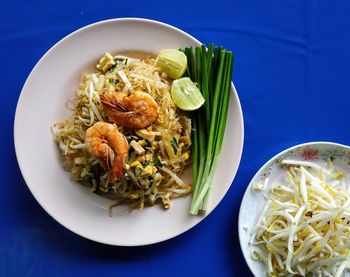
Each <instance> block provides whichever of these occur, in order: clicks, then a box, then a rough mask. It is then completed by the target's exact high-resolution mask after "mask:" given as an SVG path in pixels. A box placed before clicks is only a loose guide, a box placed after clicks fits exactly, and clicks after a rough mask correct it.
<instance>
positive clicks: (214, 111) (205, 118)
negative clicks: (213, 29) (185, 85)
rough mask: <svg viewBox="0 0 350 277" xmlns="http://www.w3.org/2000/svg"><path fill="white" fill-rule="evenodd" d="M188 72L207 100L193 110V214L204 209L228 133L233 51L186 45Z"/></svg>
mask: <svg viewBox="0 0 350 277" xmlns="http://www.w3.org/2000/svg"><path fill="white" fill-rule="evenodd" d="M182 51H183V52H184V53H185V54H186V56H187V59H188V69H187V73H186V74H187V75H188V77H190V78H191V79H192V80H193V81H195V82H197V84H198V87H199V88H200V90H201V93H202V95H203V97H204V99H205V104H204V106H203V107H201V108H200V109H199V110H197V111H196V112H193V113H192V122H193V131H192V143H193V145H192V151H193V198H192V205H191V210H190V213H191V214H198V212H200V211H205V210H206V206H207V200H208V195H209V191H210V187H211V184H212V180H213V177H214V173H215V169H216V166H217V162H218V160H219V156H220V152H221V147H222V143H223V139H224V134H225V127H226V121H227V113H228V107H229V100H230V89H231V78H232V67H233V54H232V52H230V51H227V50H226V49H224V48H223V47H217V46H214V45H213V44H209V45H208V47H206V46H204V45H202V46H200V47H187V48H185V49H183V50H182Z"/></svg>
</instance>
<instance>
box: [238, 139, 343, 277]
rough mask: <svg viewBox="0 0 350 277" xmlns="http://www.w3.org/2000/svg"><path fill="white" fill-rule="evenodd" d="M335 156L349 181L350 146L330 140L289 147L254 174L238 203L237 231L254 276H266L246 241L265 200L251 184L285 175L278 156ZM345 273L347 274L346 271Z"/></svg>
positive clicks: (304, 158)
mask: <svg viewBox="0 0 350 277" xmlns="http://www.w3.org/2000/svg"><path fill="white" fill-rule="evenodd" d="M330 157H332V158H334V160H333V163H334V166H335V168H338V169H340V170H343V171H345V172H347V173H348V174H347V181H348V182H349V181H350V178H349V177H350V147H348V146H345V145H342V144H336V143H332V142H309V143H304V144H300V145H297V146H294V147H291V148H289V149H287V150H284V151H282V152H281V153H279V154H277V155H276V156H274V157H273V158H272V159H270V160H269V161H268V162H267V163H266V164H264V165H263V166H262V167H261V168H260V170H259V171H258V172H257V173H256V174H255V176H254V177H253V179H252V180H251V182H250V183H249V185H248V187H247V189H246V191H245V194H244V196H243V200H242V203H241V207H240V211H239V219H238V234H239V241H240V245H241V249H242V252H243V255H244V258H245V260H246V262H247V264H248V266H249V268H250V270H251V271H252V273H253V274H254V275H255V276H259V277H260V276H267V272H266V270H265V266H264V264H263V263H261V262H255V261H253V260H252V259H251V257H250V253H251V246H250V245H249V240H250V233H251V230H252V229H253V228H254V227H255V225H256V222H257V220H258V217H259V215H260V213H261V210H262V208H263V207H264V204H265V202H266V201H265V197H264V195H265V194H267V193H268V192H269V187H267V188H266V189H265V190H264V191H257V190H255V189H254V188H253V187H252V186H253V184H254V183H255V182H258V183H263V182H264V180H265V178H269V186H270V185H272V184H274V183H278V182H279V181H280V179H281V178H283V176H284V172H285V169H282V168H281V167H280V165H279V163H278V161H280V160H281V159H288V158H289V159H294V160H300V161H312V162H315V163H320V162H325V161H327V160H328V159H329V158H330ZM346 276H348V275H346Z"/></svg>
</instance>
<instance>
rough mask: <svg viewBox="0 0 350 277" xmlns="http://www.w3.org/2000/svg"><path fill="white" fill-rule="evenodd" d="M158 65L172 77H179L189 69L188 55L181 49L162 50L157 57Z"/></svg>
mask: <svg viewBox="0 0 350 277" xmlns="http://www.w3.org/2000/svg"><path fill="white" fill-rule="evenodd" d="M156 66H158V67H159V68H160V69H161V70H162V71H164V72H165V73H166V74H167V75H168V76H169V77H170V78H173V79H179V78H180V77H181V76H182V75H184V73H185V71H186V69H187V57H186V55H185V54H184V53H183V52H181V51H179V50H175V49H165V50H162V51H160V53H159V55H158V57H157V59H156Z"/></svg>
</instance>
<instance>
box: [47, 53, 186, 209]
mask: <svg viewBox="0 0 350 277" xmlns="http://www.w3.org/2000/svg"><path fill="white" fill-rule="evenodd" d="M180 53H181V52H180ZM96 68H97V71H96V72H95V73H90V74H83V80H82V82H81V84H80V86H79V88H78V90H77V91H76V97H75V99H74V100H73V107H72V117H71V118H67V119H63V120H59V121H58V122H55V123H54V124H53V126H52V127H53V128H52V130H53V134H54V137H55V139H56V140H57V143H58V145H59V147H60V150H61V153H62V155H63V158H64V159H63V163H64V166H65V168H67V169H68V170H69V171H70V173H71V176H72V178H73V179H74V180H76V181H78V182H80V183H83V184H85V185H87V186H91V188H92V189H93V191H94V192H96V193H98V194H100V195H103V196H105V197H108V198H110V199H113V200H115V201H114V202H113V205H118V204H122V203H127V204H129V205H130V207H131V208H139V209H142V208H143V207H144V206H145V205H153V204H155V203H161V204H162V205H163V206H164V207H165V208H169V207H170V199H172V198H175V197H179V196H183V195H187V194H189V193H190V192H191V190H192V187H191V184H188V183H185V182H184V181H183V180H182V179H181V178H180V176H181V173H182V172H183V170H184V169H185V167H187V166H188V165H190V164H191V160H192V159H191V156H192V154H191V128H192V127H191V120H190V118H189V116H188V115H187V114H186V113H185V112H183V111H182V110H180V109H179V108H177V107H176V105H175V103H174V101H173V100H172V98H171V92H170V90H171V84H172V82H173V79H172V78H170V77H169V76H168V75H167V74H166V73H165V72H163V71H161V70H160V69H159V67H158V66H156V64H155V59H154V58H152V57H150V56H148V57H145V58H144V59H136V58H132V57H129V56H123V55H117V56H112V55H111V54H109V53H106V54H105V55H104V56H103V57H102V58H101V59H100V60H99V62H98V63H97V65H96ZM71 102H72V101H71ZM71 102H69V103H68V104H71Z"/></svg>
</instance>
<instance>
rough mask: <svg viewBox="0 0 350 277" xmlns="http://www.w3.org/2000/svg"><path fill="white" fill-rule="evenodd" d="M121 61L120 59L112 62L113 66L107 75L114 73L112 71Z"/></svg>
mask: <svg viewBox="0 0 350 277" xmlns="http://www.w3.org/2000/svg"><path fill="white" fill-rule="evenodd" d="M122 61H123V60H121V59H115V60H114V65H112V67H111V68H110V69H109V70H108V71H109V73H112V72H114V70H115V69H116V68H117V66H118V64H120V63H121V62H122Z"/></svg>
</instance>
